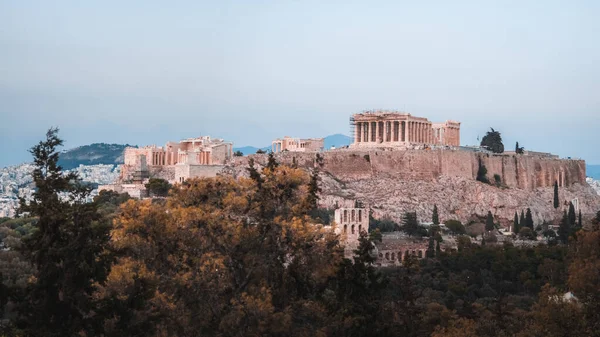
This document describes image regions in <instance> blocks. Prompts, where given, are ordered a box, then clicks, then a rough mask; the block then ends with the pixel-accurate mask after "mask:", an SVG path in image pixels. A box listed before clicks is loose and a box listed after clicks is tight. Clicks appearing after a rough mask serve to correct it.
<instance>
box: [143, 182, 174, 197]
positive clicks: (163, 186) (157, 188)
mask: <svg viewBox="0 0 600 337" xmlns="http://www.w3.org/2000/svg"><path fill="white" fill-rule="evenodd" d="M145 187H146V189H147V190H148V193H149V194H150V196H154V197H166V196H167V195H168V194H169V190H170V189H171V184H169V182H168V181H166V180H164V179H160V178H150V180H149V181H148V183H147V184H146V185H145Z"/></svg>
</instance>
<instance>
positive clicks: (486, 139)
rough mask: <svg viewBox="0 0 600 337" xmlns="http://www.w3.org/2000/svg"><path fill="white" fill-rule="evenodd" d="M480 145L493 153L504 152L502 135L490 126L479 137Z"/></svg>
mask: <svg viewBox="0 0 600 337" xmlns="http://www.w3.org/2000/svg"><path fill="white" fill-rule="evenodd" d="M481 146H482V147H485V148H486V149H488V150H490V151H492V152H494V153H503V152H504V144H502V136H501V135H500V132H498V131H496V130H494V128H490V131H488V132H487V133H486V135H485V136H483V138H482V139H481Z"/></svg>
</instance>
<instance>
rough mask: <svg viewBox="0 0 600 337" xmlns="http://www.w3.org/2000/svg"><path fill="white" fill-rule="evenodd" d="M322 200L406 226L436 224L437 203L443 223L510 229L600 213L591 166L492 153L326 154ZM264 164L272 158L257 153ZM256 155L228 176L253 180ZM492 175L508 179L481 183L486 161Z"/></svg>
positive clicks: (302, 158)
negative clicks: (526, 214) (519, 221)
mask: <svg viewBox="0 0 600 337" xmlns="http://www.w3.org/2000/svg"><path fill="white" fill-rule="evenodd" d="M321 155H322V156H323V161H324V166H323V168H322V174H321V176H322V189H323V192H322V198H321V203H322V204H323V206H325V207H330V208H333V207H335V205H338V206H351V205H352V204H353V203H354V201H355V200H361V201H363V202H364V203H366V204H367V205H369V206H370V207H371V208H372V209H373V211H374V214H375V216H376V217H383V216H388V217H390V218H392V219H394V220H396V221H400V220H401V217H402V215H403V214H404V212H408V211H416V212H417V215H418V217H419V218H420V219H422V220H423V221H427V220H429V219H431V215H432V211H433V205H434V204H436V205H437V206H438V210H439V214H440V218H441V219H443V220H445V219H457V220H460V221H463V222H465V221H468V220H469V219H471V218H472V217H473V216H474V215H475V216H481V217H483V216H485V215H486V214H487V212H488V211H491V212H492V214H494V215H495V216H496V218H497V219H498V220H500V222H502V223H503V224H506V225H508V224H509V223H510V222H512V219H513V217H514V214H515V212H519V213H520V212H521V210H525V209H527V208H530V209H531V211H532V215H533V218H534V221H535V222H536V224H537V223H541V222H543V221H552V220H554V219H557V218H560V216H561V215H562V211H563V209H564V208H565V207H566V206H567V205H568V203H569V202H570V201H572V200H574V199H578V201H579V206H580V208H581V211H582V213H583V214H584V217H585V216H591V215H592V214H595V213H596V212H597V211H598V210H600V196H599V195H598V194H597V193H596V192H595V191H594V190H593V189H592V188H591V187H590V186H589V185H588V184H587V183H586V180H585V162H584V161H581V160H561V159H556V158H546V157H541V156H523V155H519V156H510V155H489V154H483V153H474V152H467V151H455V150H434V151H429V150H406V151H399V150H371V151H348V150H346V151H344V150H340V151H328V152H325V153H323V154H321ZM276 156H277V159H278V160H279V161H280V162H283V163H287V164H291V162H292V160H295V162H296V163H297V164H298V166H300V167H304V168H307V169H308V168H312V167H314V165H315V154H314V153H294V152H287V153H285V152H284V153H278V154H277V155H276ZM250 157H251V158H254V160H255V162H256V163H257V164H259V165H264V164H265V163H266V160H267V156H266V155H252V156H250ZM247 160H248V157H238V158H235V162H234V164H233V165H232V167H231V168H230V169H229V170H228V173H229V174H232V175H234V176H243V175H246V172H245V167H246V166H247ZM480 160H481V163H482V164H483V165H485V166H486V168H487V170H488V177H489V179H490V180H492V181H493V180H494V178H493V177H494V175H496V174H497V175H498V176H499V177H500V178H501V184H502V186H501V187H496V186H492V185H489V184H484V183H481V182H478V181H476V180H475V178H476V176H477V170H478V167H479V161H480ZM555 181H560V183H561V185H563V186H561V187H560V189H559V196H560V201H561V207H559V208H558V209H554V207H553V185H554V182H555Z"/></svg>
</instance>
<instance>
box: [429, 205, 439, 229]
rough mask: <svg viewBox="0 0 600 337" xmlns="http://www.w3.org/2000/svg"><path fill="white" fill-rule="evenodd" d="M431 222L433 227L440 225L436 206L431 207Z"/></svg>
mask: <svg viewBox="0 0 600 337" xmlns="http://www.w3.org/2000/svg"><path fill="white" fill-rule="evenodd" d="M431 222H433V224H434V225H439V224H440V217H439V215H438V208H437V205H433V216H432V217H431Z"/></svg>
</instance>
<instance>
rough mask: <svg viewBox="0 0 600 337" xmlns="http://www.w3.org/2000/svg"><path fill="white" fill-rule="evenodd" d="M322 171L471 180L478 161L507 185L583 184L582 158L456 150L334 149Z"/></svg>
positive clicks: (304, 162) (305, 163)
mask: <svg viewBox="0 0 600 337" xmlns="http://www.w3.org/2000/svg"><path fill="white" fill-rule="evenodd" d="M321 155H322V156H323V158H324V168H323V170H324V171H326V172H329V173H331V174H332V175H333V176H335V177H337V178H338V179H342V180H357V179H368V178H372V177H375V176H391V177H395V178H398V179H400V180H422V181H433V180H436V179H438V178H440V177H441V176H450V177H462V178H465V179H475V178H476V177H477V171H478V167H479V161H480V160H481V163H482V164H483V165H485V167H486V168H487V171H488V174H487V176H488V178H489V180H490V181H492V182H493V181H494V175H498V176H499V177H500V179H501V182H502V184H504V185H505V186H506V187H510V188H520V189H526V190H533V189H536V188H538V187H549V186H553V184H554V182H555V181H558V182H559V185H561V186H570V185H573V184H575V183H579V184H585V162H584V161H583V160H566V159H555V158H546V157H542V156H523V155H490V154H485V153H475V152H468V151H460V150H445V149H434V150H411V149H408V150H391V149H377V150H350V151H348V150H339V151H328V152H324V153H322V154H321ZM251 157H252V158H255V160H256V162H257V163H260V164H264V163H266V159H267V156H266V155H251ZM276 157H277V159H278V160H280V161H281V162H284V163H288V164H291V162H292V158H296V162H297V163H298V165H299V166H301V167H307V168H309V167H313V166H314V165H315V154H314V153H285V152H283V153H277V154H276Z"/></svg>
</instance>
